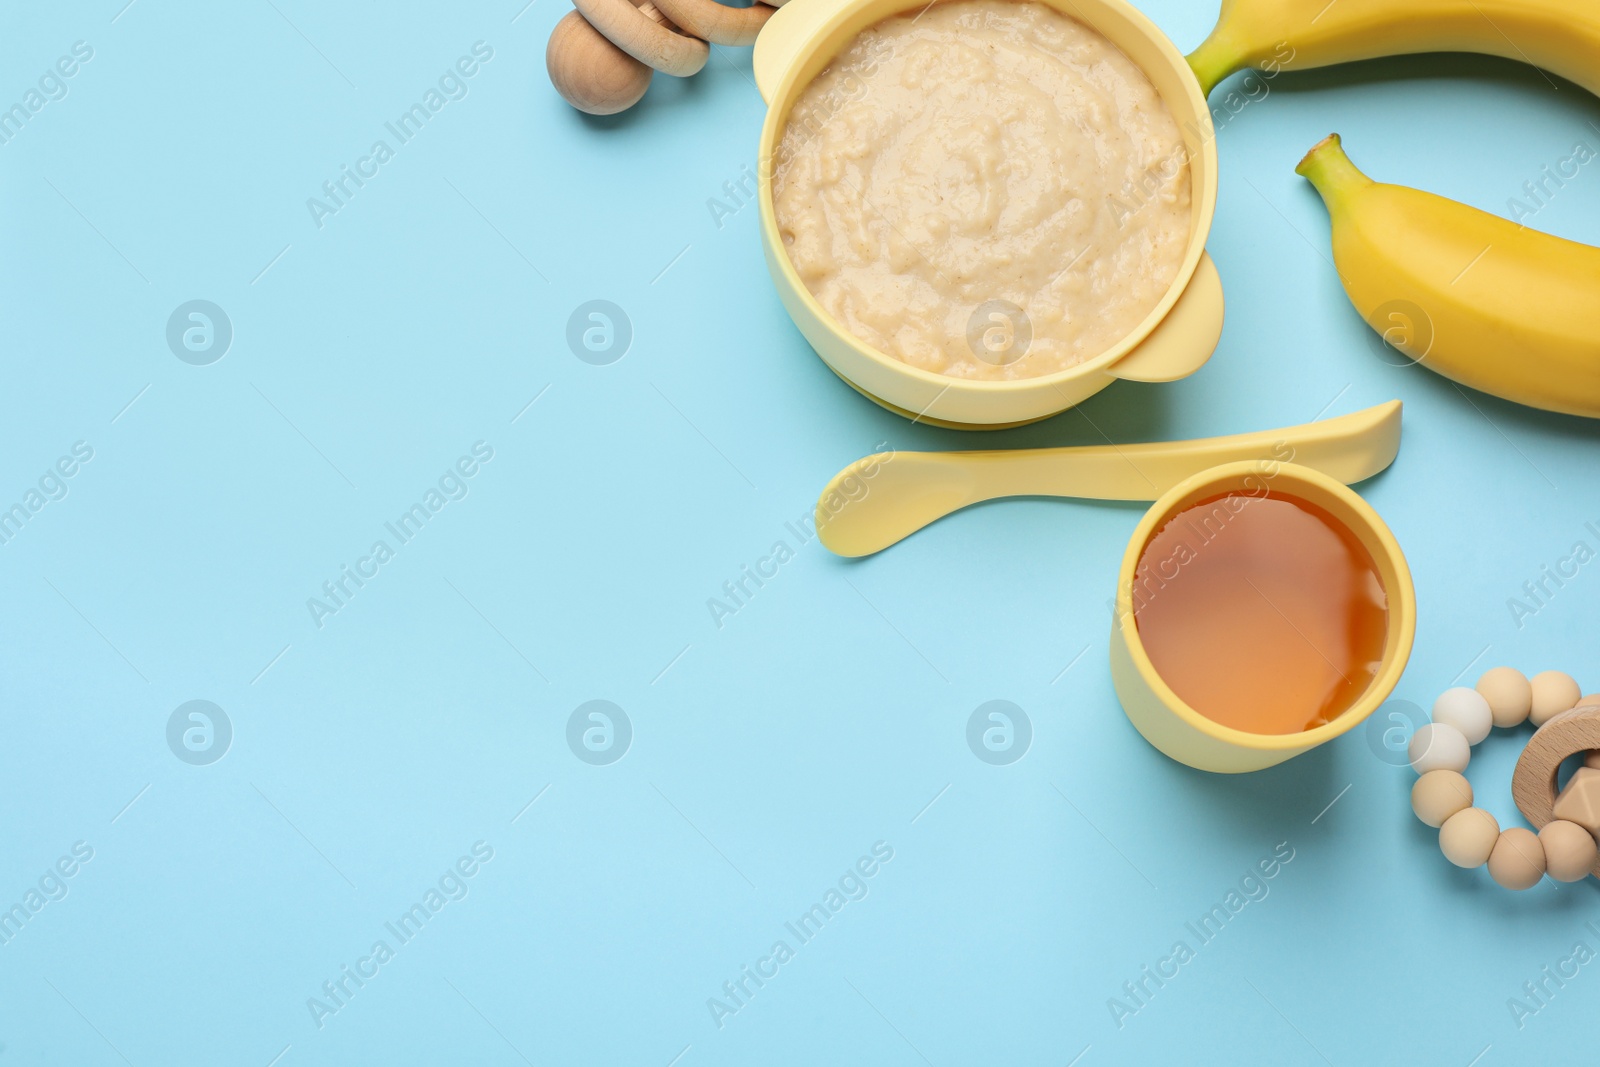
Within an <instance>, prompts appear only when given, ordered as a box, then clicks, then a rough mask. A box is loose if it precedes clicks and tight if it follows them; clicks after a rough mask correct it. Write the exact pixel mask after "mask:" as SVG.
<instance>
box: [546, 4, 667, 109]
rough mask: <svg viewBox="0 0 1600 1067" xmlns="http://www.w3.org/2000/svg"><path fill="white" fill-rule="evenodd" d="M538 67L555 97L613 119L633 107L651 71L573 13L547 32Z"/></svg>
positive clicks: (645, 86)
mask: <svg viewBox="0 0 1600 1067" xmlns="http://www.w3.org/2000/svg"><path fill="white" fill-rule="evenodd" d="M544 64H545V68H546V69H547V70H549V72H550V83H551V84H552V85H554V86H555V87H556V92H558V93H560V94H561V98H562V99H563V100H565V101H566V102H567V103H569V104H571V105H572V106H573V107H575V108H577V109H578V110H579V111H583V112H586V113H588V114H590V115H615V114H616V113H617V112H619V111H626V110H627V109H628V108H630V107H632V106H633V105H634V104H637V103H638V102H639V98H640V97H642V96H644V91H645V90H646V89H648V88H650V78H651V76H652V75H653V74H654V73H655V72H654V71H652V70H651V69H650V68H649V67H648V66H646V65H645V64H643V63H641V62H639V61H638V60H637V59H634V58H633V57H632V56H630V55H629V54H628V53H626V52H624V51H623V50H622V49H620V48H618V47H617V46H616V45H614V44H612V43H611V42H610V41H608V40H606V38H605V36H604V35H603V34H602V33H601V32H600V31H599V30H597V29H595V28H594V27H593V26H591V25H590V24H589V20H588V19H586V18H584V17H583V16H582V15H580V14H578V13H577V12H576V11H569V12H567V13H566V15H565V16H563V17H562V19H561V21H560V22H557V23H556V28H555V29H554V30H552V31H551V32H550V43H549V44H548V45H547V46H545V50H544Z"/></svg>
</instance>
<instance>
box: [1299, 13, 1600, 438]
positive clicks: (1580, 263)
mask: <svg viewBox="0 0 1600 1067" xmlns="http://www.w3.org/2000/svg"><path fill="white" fill-rule="evenodd" d="M1349 2H1351V0H1335V9H1337V6H1338V4H1340V3H1349ZM1296 170H1297V171H1298V173H1300V174H1302V175H1304V176H1305V177H1307V178H1309V179H1310V180H1311V182H1312V184H1313V185H1315V186H1316V187H1317V192H1319V193H1321V194H1322V199H1323V202H1324V203H1326V204H1327V206H1328V214H1329V216H1330V218H1331V219H1332V223H1333V257H1334V262H1335V264H1336V265H1337V267H1338V270H1339V276H1340V280H1342V281H1343V282H1344V288H1345V292H1346V293H1347V294H1349V296H1350V302H1351V303H1352V304H1354V305H1355V307H1356V310H1357V311H1359V312H1360V313H1361V316H1362V318H1364V319H1366V321H1367V323H1368V325H1370V326H1371V327H1372V328H1373V329H1375V330H1377V331H1378V332H1379V333H1380V334H1382V335H1383V337H1384V340H1386V341H1388V342H1389V343H1390V344H1392V345H1393V346H1394V347H1396V348H1398V349H1400V350H1401V351H1402V352H1404V353H1406V354H1407V355H1408V356H1410V357H1411V358H1412V359H1413V360H1416V361H1418V362H1420V363H1421V364H1422V365H1423V366H1424V367H1427V368H1429V369H1430V370H1433V371H1437V372H1438V373H1439V374H1442V375H1444V376H1445V377H1447V378H1450V379H1452V380H1453V381H1456V382H1460V383H1461V384H1462V385H1466V386H1470V387H1471V388H1473V389H1479V390H1482V391H1483V392H1485V393H1491V394H1493V395H1495V396H1499V397H1504V398H1505V399H1507V400H1513V401H1516V402H1517V403H1519V404H1526V405H1528V406H1529V407H1535V408H1542V409H1544V410H1546V411H1559V412H1565V413H1567V414H1569V415H1584V416H1587V417H1589V418H1600V248H1592V247H1590V246H1589V245H1585V244H1579V243H1577V242H1576V241H1567V240H1563V239H1562V238H1559V237H1552V236H1551V235H1549V234H1545V233H1540V232H1538V231H1537V230H1530V229H1527V228H1526V227H1523V226H1518V225H1517V224H1516V223H1514V222H1511V221H1509V220H1507V219H1503V218H1500V217H1499V216H1498V215H1491V214H1489V213H1487V212H1484V211H1479V210H1477V209H1476V208H1472V207H1468V206H1467V205H1465V204H1458V203H1456V202H1455V201H1454V200H1447V199H1445V198H1444V197H1442V196H1435V195H1433V194H1432V193H1425V192H1422V191H1420V190H1417V189H1408V188H1405V187H1404V186H1399V185H1382V184H1379V183H1377V182H1374V181H1373V180H1372V179H1371V178H1368V177H1367V176H1366V175H1365V174H1362V173H1361V172H1360V171H1359V170H1357V169H1356V166H1355V164H1353V163H1351V162H1350V158H1349V157H1348V156H1346V155H1345V153H1344V149H1343V148H1342V147H1341V146H1340V142H1339V136H1338V134H1334V135H1333V136H1331V137H1329V138H1328V139H1327V140H1325V141H1323V142H1322V143H1321V144H1319V145H1317V147H1315V148H1313V149H1312V150H1311V152H1310V154H1308V155H1307V156H1306V157H1305V159H1303V160H1301V162H1300V165H1299V167H1297V168H1296Z"/></svg>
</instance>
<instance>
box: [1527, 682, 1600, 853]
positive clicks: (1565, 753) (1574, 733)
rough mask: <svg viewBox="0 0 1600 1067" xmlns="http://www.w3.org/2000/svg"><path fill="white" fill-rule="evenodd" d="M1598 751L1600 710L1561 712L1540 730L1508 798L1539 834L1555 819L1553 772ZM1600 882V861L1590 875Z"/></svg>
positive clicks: (1529, 742)
mask: <svg viewBox="0 0 1600 1067" xmlns="http://www.w3.org/2000/svg"><path fill="white" fill-rule="evenodd" d="M1594 749H1600V706H1595V705H1584V706H1580V707H1576V708H1573V709H1572V710H1571V711H1564V712H1562V713H1561V714H1559V715H1557V716H1555V717H1554V718H1553V719H1551V720H1550V721H1549V722H1547V723H1545V724H1544V725H1543V726H1541V727H1539V729H1538V731H1537V732H1536V733H1535V734H1534V735H1533V737H1532V738H1531V739H1530V740H1529V741H1528V747H1527V748H1525V749H1523V750H1522V755H1521V757H1520V758H1518V760H1517V769H1516V771H1515V773H1513V774H1512V776H1511V797H1512V799H1513V800H1515V801H1516V802H1517V810H1518V811H1520V812H1522V817H1523V818H1525V819H1527V820H1528V821H1529V822H1530V823H1532V824H1533V826H1534V828H1535V829H1538V830H1542V829H1544V827H1545V826H1546V825H1547V824H1548V823H1549V822H1550V821H1551V820H1552V819H1554V818H1555V804H1556V771H1557V770H1558V769H1559V768H1560V767H1561V764H1562V763H1563V762H1564V761H1565V760H1567V759H1569V758H1571V757H1572V756H1575V755H1577V754H1578V753H1580V752H1589V751H1592V750H1594ZM1590 873H1591V874H1593V875H1594V876H1595V877H1597V878H1600V860H1596V861H1595V865H1594V867H1593V869H1592V870H1591V871H1590Z"/></svg>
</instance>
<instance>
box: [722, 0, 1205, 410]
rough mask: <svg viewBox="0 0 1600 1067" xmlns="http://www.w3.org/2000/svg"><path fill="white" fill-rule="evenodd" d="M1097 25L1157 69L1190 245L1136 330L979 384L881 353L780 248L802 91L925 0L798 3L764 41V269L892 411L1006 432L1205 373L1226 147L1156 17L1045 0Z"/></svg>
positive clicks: (821, 347) (835, 366)
mask: <svg viewBox="0 0 1600 1067" xmlns="http://www.w3.org/2000/svg"><path fill="white" fill-rule="evenodd" d="M1043 2H1045V3H1049V4H1050V5H1051V6H1052V7H1055V8H1057V9H1059V10H1060V11H1061V12H1062V13H1064V14H1066V15H1069V16H1071V17H1073V18H1076V19H1078V20H1079V21H1081V22H1085V23H1088V24H1091V25H1092V26H1093V27H1094V28H1095V29H1096V30H1098V31H1099V32H1100V33H1101V34H1103V35H1104V36H1105V37H1107V38H1108V39H1110V40H1111V41H1112V42H1113V43H1114V44H1116V45H1117V46H1118V47H1119V48H1121V49H1122V51H1123V52H1124V53H1125V54H1126V55H1127V56H1128V57H1129V58H1130V59H1132V60H1133V61H1134V62H1135V63H1137V64H1138V65H1139V66H1140V67H1141V68H1142V69H1143V70H1144V72H1145V74H1146V75H1148V76H1149V78H1150V81H1151V83H1152V84H1153V85H1154V86H1155V88H1156V91H1157V92H1158V93H1160V94H1161V97H1162V99H1163V100H1164V101H1165V102H1166V104H1167V106H1168V108H1170V109H1171V111H1172V115H1173V117H1174V118H1175V119H1176V120H1177V123H1178V126H1179V128H1180V129H1181V130H1182V132H1183V137H1184V144H1185V146H1186V149H1187V154H1188V156H1189V161H1188V166H1189V168H1190V178H1191V189H1192V199H1193V215H1192V217H1191V220H1190V230H1189V245H1188V248H1187V250H1186V253H1185V258H1184V260H1183V263H1182V265H1181V266H1180V268H1179V270H1178V275H1177V277H1176V278H1175V279H1174V280H1173V283H1172V285H1171V287H1170V288H1169V290H1168V291H1167V293H1166V295H1165V296H1164V297H1163V299H1162V301H1161V302H1160V304H1158V305H1157V306H1156V308H1155V309H1154V310H1153V311H1152V312H1151V313H1150V314H1149V315H1148V316H1147V317H1146V318H1145V320H1144V322H1142V323H1141V324H1140V325H1139V326H1138V327H1136V328H1135V329H1134V330H1133V332H1132V333H1130V334H1128V336H1127V337H1125V338H1123V340H1122V341H1121V342H1119V343H1118V344H1116V345H1114V346H1113V347H1111V348H1109V349H1107V350H1106V351H1105V352H1102V353H1101V354H1100V355H1099V356H1096V357H1095V358H1093V359H1089V360H1086V361H1085V362H1083V363H1081V364H1079V365H1078V366H1076V367H1072V368H1069V369H1068V370H1065V371H1062V372H1060V373H1057V374H1050V375H1044V376H1041V377H1038V378H1027V379H1019V380H1016V381H974V380H968V379H961V378H951V377H946V376H944V375H940V374H934V373H932V372H929V371H924V370H920V369H918V368H915V367H912V366H909V365H907V364H905V363H902V362H900V361H899V360H897V359H893V358H891V357H890V356H887V355H884V354H883V353H881V352H878V351H877V350H876V349H873V348H872V347H870V346H868V345H866V344H864V343H862V342H861V341H860V340H858V339H856V337H854V336H853V335H852V334H851V333H850V332H849V331H848V330H846V329H845V328H844V327H843V326H841V325H839V324H838V323H837V322H835V321H834V319H833V317H832V316H831V315H829V314H828V313H827V312H826V311H825V310H823V308H822V305H820V304H819V303H817V301H816V299H815V298H814V297H813V296H812V295H811V293H810V292H809V291H808V290H807V289H806V287H805V283H803V282H802V281H801V280H800V277H799V275H798V274H796V273H795V270H794V267H793V266H792V265H791V264H790V262H789V257H788V255H787V254H786V253H785V252H784V250H783V240H782V237H781V236H780V234H779V231H778V224H777V219H776V217H775V216H774V213H773V206H772V167H773V161H774V156H775V151H776V145H777V143H778V140H779V138H780V137H781V136H782V134H783V129H784V126H785V124H786V122H787V120H788V117H789V111H790V109H791V108H792V107H793V106H794V102H795V99H796V97H797V96H798V95H799V93H800V91H801V90H802V89H804V88H805V87H806V85H807V84H809V83H810V81H811V79H813V78H815V77H816V76H817V74H819V73H820V72H821V71H822V69H823V68H824V67H826V66H827V65H828V64H829V63H830V62H831V61H832V60H833V58H834V57H835V56H837V55H838V54H839V53H840V52H841V51H842V50H843V49H844V48H846V47H847V46H848V45H849V44H850V42H851V41H852V40H854V39H855V37H856V35H857V34H858V33H860V32H861V31H862V30H863V29H865V28H867V27H868V26H871V25H873V24H874V23H877V22H881V21H882V20H884V19H886V18H888V17H890V16H892V15H897V14H900V13H901V12H905V11H911V10H915V9H917V8H920V7H924V6H926V5H927V0H789V2H788V3H787V4H785V5H784V6H783V7H781V8H780V9H779V10H778V11H777V13H775V14H774V15H773V16H772V17H771V18H770V19H768V20H767V24H766V25H765V26H764V27H763V28H762V30H761V34H760V36H759V37H757V38H756V44H755V53H754V60H753V63H754V68H755V76H756V84H757V86H758V87H759V88H760V90H761V95H762V97H763V98H765V100H766V101H767V117H766V122H765V123H764V124H763V126H762V128H761V142H760V150H759V155H758V158H759V168H758V173H757V181H758V184H759V186H760V200H761V238H762V244H763V247H764V249H765V252H766V260H767V269H768V270H769V272H770V273H771V275H772V281H773V284H774V285H775V286H776V287H777V290H778V296H779V298H780V299H781V300H782V301H783V305H784V307H785V309H787V311H788V312H789V315H790V317H791V318H793V319H794V322H795V325H796V326H798V327H799V328H800V332H801V333H802V334H803V335H805V338H806V340H807V341H808V342H810V344H811V347H812V348H814V349H816V352H817V355H819V356H821V357H822V360H823V362H824V363H826V364H827V365H828V366H829V367H830V368H832V370H833V371H834V372H835V373H836V374H838V375H839V377H841V378H843V379H844V380H845V381H846V382H848V383H849V384H850V385H852V386H854V387H855V388H856V389H857V390H858V391H860V392H862V393H863V394H865V395H866V396H868V397H870V398H871V399H873V400H875V401H877V402H878V403H879V404H882V405H883V406H884V407H886V408H888V409H890V410H891V411H896V412H898V413H900V414H902V415H906V416H907V417H914V418H917V419H918V420H919V421H922V422H930V423H934V424H936V425H941V426H950V427H958V428H963V429H999V428H1002V427H1006V426H1015V425H1018V424H1021V423H1026V422H1033V421H1036V420H1038V419H1043V418H1048V417H1049V416H1051V415H1055V414H1057V413H1059V412H1061V411H1064V410H1066V409H1067V408H1069V407H1072V406H1073V405H1074V404H1077V403H1079V402H1081V401H1083V400H1085V399H1087V398H1088V397H1090V396H1092V395H1093V394H1095V393H1097V392H1099V391H1100V390H1102V389H1104V388H1105V387H1106V386H1108V385H1110V384H1111V383H1112V382H1114V381H1117V380H1118V379H1126V380H1129V381H1141V382H1167V381H1174V380H1176V379H1179V378H1183V377H1186V376H1188V375H1190V374H1192V373H1194V371H1195V370H1197V369H1198V368H1199V367H1200V366H1201V365H1202V364H1204V363H1205V361H1206V360H1207V359H1209V358H1210V356H1211V353H1212V351H1213V350H1214V349H1215V348H1216V345H1217V341H1218V339H1219V338H1220V337H1221V335H1222V313H1223V301H1222V282H1221V279H1220V278H1219V277H1218V276H1217V270H1216V267H1215V266H1214V265H1213V264H1212V262H1211V259H1210V257H1209V256H1207V255H1206V251H1205V243H1206V237H1207V235H1208V234H1209V233H1210V230H1211V220H1212V216H1213V213H1214V212H1215V209H1216V198H1217V149H1216V144H1215V141H1214V133H1213V127H1212V123H1211V113H1210V111H1209V110H1208V109H1207V107H1206V101H1205V96H1204V94H1202V92H1201V90H1200V82H1199V80H1198V79H1197V78H1196V77H1195V75H1194V73H1193V72H1192V71H1191V70H1190V69H1189V67H1188V65H1187V64H1186V63H1185V61H1184V58H1183V54H1182V53H1181V52H1179V51H1178V50H1177V48H1176V47H1174V46H1173V44H1172V42H1171V41H1169V40H1168V39H1167V38H1166V36H1165V35H1163V34H1162V32H1161V30H1160V29H1158V28H1157V27H1156V25H1155V24H1154V23H1153V22H1151V21H1150V20H1149V19H1148V18H1146V17H1145V16H1144V15H1143V14H1141V13H1140V12H1139V11H1138V10H1136V9H1135V8H1133V7H1132V6H1131V5H1129V4H1128V3H1126V2H1124V0H1043Z"/></svg>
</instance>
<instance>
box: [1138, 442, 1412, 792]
mask: <svg viewBox="0 0 1600 1067" xmlns="http://www.w3.org/2000/svg"><path fill="white" fill-rule="evenodd" d="M1263 485H1266V486H1267V487H1268V488H1270V489H1271V491H1273V492H1276V493H1281V494H1283V495H1286V496H1291V497H1296V498H1298V499H1300V500H1304V501H1306V502H1308V503H1311V504H1315V505H1317V506H1318V507H1320V508H1322V509H1323V510H1324V511H1326V512H1327V513H1328V514H1329V515H1331V516H1332V517H1333V518H1334V519H1335V520H1336V521H1338V522H1339V523H1341V524H1343V525H1344V526H1345V528H1347V529H1348V530H1349V531H1350V532H1351V533H1352V534H1354V535H1355V537H1356V538H1357V539H1358V540H1359V541H1360V542H1361V544H1362V545H1363V546H1365V548H1366V550H1367V552H1368V553H1370V554H1371V556H1372V560H1373V562H1374V563H1375V564H1376V565H1377V570H1378V577H1379V580H1380V581H1381V582H1382V583H1383V589H1384V593H1385V594H1386V596H1387V600H1388V629H1387V633H1386V635H1385V638H1384V647H1383V658H1382V662H1381V666H1380V667H1379V668H1378V672H1377V674H1376V675H1375V676H1374V677H1373V679H1372V682H1371V684H1370V685H1368V687H1367V690H1366V692H1364V693H1363V694H1362V695H1361V697H1360V699H1358V700H1357V701H1356V702H1355V704H1353V705H1352V706H1351V707H1350V708H1349V709H1348V710H1347V711H1345V712H1344V714H1342V715H1340V716H1339V717H1338V718H1336V719H1334V720H1333V721H1332V722H1330V723H1328V724H1327V725H1325V726H1319V727H1317V728H1316V729H1314V730H1305V731H1303V732H1301V733H1294V734H1252V733H1246V732H1244V731H1242V730H1235V729H1233V728H1231V727H1227V726H1223V725H1221V724H1219V723H1216V722H1213V721H1212V720H1210V719H1208V718H1206V717H1205V716H1204V715H1202V714H1200V713H1199V712H1198V711H1196V710H1195V709H1193V708H1191V707H1190V706H1189V705H1188V704H1186V703H1184V702H1183V701H1182V700H1181V699H1180V698H1179V697H1178V695H1177V694H1176V693H1174V692H1173V691H1172V689H1171V687H1170V686H1168V685H1167V683H1166V682H1164V681H1163V680H1162V679H1161V676H1160V675H1159V674H1158V673H1157V672H1156V669H1155V667H1154V665H1153V664H1151V662H1150V657H1149V656H1148V655H1147V654H1146V653H1145V650H1144V646H1143V644H1142V643H1141V641H1140V639H1139V630H1138V626H1137V624H1136V623H1135V620H1134V614H1133V611H1134V608H1133V582H1134V574H1135V570H1136V568H1137V567H1138V565H1139V558H1140V557H1141V556H1142V555H1143V554H1144V549H1145V546H1146V545H1147V544H1149V543H1150V539H1151V538H1152V537H1154V536H1155V534H1156V532H1157V531H1158V530H1160V529H1161V527H1162V526H1163V525H1164V524H1165V523H1166V521H1167V520H1168V519H1169V518H1171V517H1172V516H1173V515H1175V514H1177V513H1178V512H1180V511H1182V510H1183V509H1185V508H1187V507H1189V506H1190V505H1191V504H1195V503H1198V502H1200V501H1202V500H1205V499H1207V498H1209V497H1215V496H1218V495H1220V494H1224V493H1233V492H1240V493H1253V494H1257V495H1259V493H1260V492H1261V487H1262V486H1263ZM1416 628H1417V598H1416V591H1415V590H1414V589H1413V587H1412V584H1411V571H1410V569H1409V568H1408V567H1407V566H1406V560H1405V556H1404V554H1402V553H1401V551H1400V545H1399V542H1397V541H1396V540H1395V538H1394V535H1393V534H1392V533H1390V532H1389V528H1388V527H1387V526H1385V525H1384V523H1383V520H1382V519H1381V518H1379V517H1378V513H1377V512H1376V511H1374V510H1372V507H1371V505H1369V504H1368V503H1367V502H1366V501H1365V500H1362V499H1361V498H1360V497H1359V496H1357V495H1356V494H1355V493H1354V492H1353V491H1351V490H1350V489H1348V488H1346V487H1345V486H1344V485H1343V484H1342V483H1340V482H1339V481H1337V480H1335V479H1334V478H1330V477H1329V476H1328V475H1326V474H1323V473H1322V472H1321V471H1315V470H1312V469H1310V468H1309V467H1302V466H1299V465H1298V464H1293V463H1280V464H1270V463H1268V464H1263V463H1261V462H1259V461H1257V462H1243V463H1229V464H1225V465H1224V466H1221V467H1214V468H1212V469H1211V470H1207V471H1202V472H1200V473H1199V474H1196V475H1194V476H1193V477H1191V478H1188V479H1185V480H1184V481H1182V482H1180V483H1178V484H1177V485H1175V486H1173V487H1172V489H1171V490H1169V491H1168V492H1167V493H1166V494H1165V495H1163V496H1162V497H1161V499H1160V500H1158V501H1156V503H1155V504H1154V505H1153V506H1152V507H1151V508H1150V510H1149V511H1148V512H1146V513H1145V516H1144V519H1143V520H1141V521H1140V523H1139V528H1138V529H1137V530H1135V531H1134V533H1133V538H1132V540H1130V541H1129V542H1128V550H1127V552H1126V553H1125V554H1124V555H1123V557H1122V570H1121V572H1120V573H1119V574H1118V575H1117V611H1116V616H1115V618H1114V619H1113V621H1112V624H1111V679H1112V682H1113V683H1114V684H1115V685H1116V690H1117V699H1119V700H1120V701H1121V702H1122V709H1123V711H1125V712H1126V713H1127V715H1128V719H1129V720H1130V721H1131V722H1132V723H1133V725H1134V727H1135V728H1137V729H1138V731H1139V732H1140V733H1141V734H1143V735H1144V738H1145V740H1147V741H1149V742H1150V743H1151V744H1152V745H1154V746H1155V747H1156V748H1158V749H1160V750H1161V751H1162V752H1164V753H1166V754H1167V755H1168V756H1171V757H1172V758H1173V759H1175V760H1177V761H1178V762H1179V763H1184V764H1187V765H1188V766H1190V767H1195V768H1198V769H1200V770H1203V771H1220V772H1223V773H1229V774H1237V773H1241V772H1244V771H1258V770H1261V769H1262V768H1264V767H1271V766H1273V765H1274V764H1278V763H1282V762H1283V761H1284V760H1287V759H1291V758H1293V757H1295V756H1298V755H1300V754H1301V753H1302V752H1307V751H1309V750H1310V749H1313V748H1315V747H1316V746H1318V745H1320V744H1322V743H1324V742H1326V741H1331V740H1333V739H1334V738H1335V737H1338V736H1339V735H1340V734H1343V733H1347V732H1348V731H1350V730H1352V729H1354V728H1355V727H1357V726H1359V725H1360V724H1361V722H1362V721H1363V720H1365V719H1366V717H1367V716H1368V715H1371V714H1372V712H1373V711H1374V710H1375V709H1376V708H1377V707H1378V705H1380V704H1382V703H1383V702H1384V700H1385V699H1387V698H1388V696H1389V694H1390V693H1391V692H1393V690H1394V687H1395V684H1396V683H1397V682H1399V680H1400V675H1401V674H1402V673H1403V672H1404V671H1405V667H1406V661H1407V659H1408V658H1410V655H1411V642H1412V639H1413V638H1414V637H1415V635H1416Z"/></svg>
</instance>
